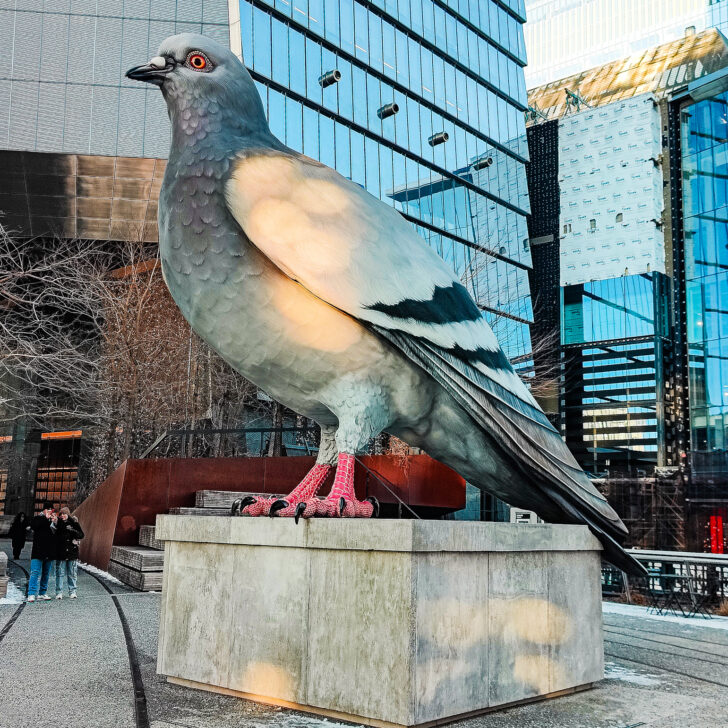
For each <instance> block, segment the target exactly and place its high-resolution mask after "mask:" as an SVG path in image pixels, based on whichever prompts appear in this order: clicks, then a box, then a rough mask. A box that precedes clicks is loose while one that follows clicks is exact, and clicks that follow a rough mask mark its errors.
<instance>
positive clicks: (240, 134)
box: [167, 92, 271, 149]
mask: <svg viewBox="0 0 728 728" xmlns="http://www.w3.org/2000/svg"><path fill="white" fill-rule="evenodd" d="M175 96H177V95H176V94H174V92H172V93H170V94H169V97H168V99H167V102H168V108H169V118H170V121H171V122H172V143H173V145H174V146H176V147H177V148H185V147H198V146H200V145H208V144H212V145H213V146H215V147H216V148H218V149H220V148H224V147H227V146H230V145H231V144H234V142H235V140H241V139H248V138H250V139H256V140H258V139H261V138H263V137H265V138H267V137H268V136H271V134H270V131H269V129H268V123H267V121H266V118H265V113H264V111H263V107H262V104H260V101H259V100H258V103H257V104H255V103H251V104H249V105H247V104H246V105H242V104H240V103H239V102H238V103H236V104H231V105H228V104H226V103H222V102H221V101H218V100H217V99H215V98H209V97H205V96H191V95H189V94H185V95H179V96H177V97H176V98H175ZM256 100H257V99H256ZM241 106H245V107H246V108H241Z"/></svg>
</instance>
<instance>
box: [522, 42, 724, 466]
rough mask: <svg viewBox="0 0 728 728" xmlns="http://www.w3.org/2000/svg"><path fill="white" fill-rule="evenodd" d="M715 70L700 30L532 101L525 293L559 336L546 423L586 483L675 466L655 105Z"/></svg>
mask: <svg viewBox="0 0 728 728" xmlns="http://www.w3.org/2000/svg"><path fill="white" fill-rule="evenodd" d="M726 64H728V49H727V48H726V44H725V40H724V38H723V36H722V35H721V34H720V33H718V32H717V31H715V30H710V31H706V32H704V33H701V34H696V35H695V36H691V37H689V38H684V39H681V40H679V41H674V42H672V43H669V44H666V45H663V46H659V47H658V48H654V49H651V50H649V51H646V52H645V53H644V54H643V55H642V56H640V57H630V58H628V59H624V60H621V61H616V62H613V63H610V64H607V65H606V66H602V67H599V68H594V69H589V70H587V71H584V72H582V73H579V74H576V75H574V76H570V77H568V78H566V79H562V80H560V81H557V82H552V83H550V84H546V85H545V86H542V87H539V88H536V89H533V90H532V91H531V92H530V93H529V105H530V111H529V119H530V121H529V129H528V134H529V148H530V152H531V165H530V169H529V182H530V184H531V197H532V201H533V205H534V213H535V214H534V216H533V217H532V219H531V221H530V235H531V247H532V249H533V250H534V253H535V254H538V255H539V256H540V257H541V258H543V260H539V265H538V266H536V267H535V268H534V269H533V273H532V276H533V278H534V281H533V286H532V288H533V291H534V295H535V296H536V297H537V300H556V299H557V297H558V300H559V301H560V304H559V305H558V306H557V310H558V311H560V319H559V321H558V322H557V321H556V318H555V316H554V312H553V310H552V309H546V308H543V309H542V308H539V314H538V317H537V318H538V323H537V330H539V332H540V331H541V329H544V328H546V329H547V328H551V329H555V328H556V327H557V326H558V331H559V334H558V336H559V338H560V340H561V362H560V365H561V383H560V389H561V394H560V401H559V406H558V408H554V409H557V410H558V413H559V419H560V423H561V430H562V435H563V436H564V438H565V439H566V442H567V444H568V445H569V447H570V448H571V450H572V451H573V452H574V454H575V455H576V457H577V460H578V461H579V463H580V464H581V466H582V467H583V468H584V469H585V470H586V471H587V472H589V473H592V474H593V475H594V476H603V475H605V474H608V473H609V474H614V473H628V474H633V475H636V474H638V473H649V472H652V471H653V470H654V468H655V467H656V466H677V465H679V464H680V455H679V453H680V451H681V448H680V446H679V443H678V440H680V438H681V435H680V433H679V432H678V424H677V419H676V417H675V416H674V412H673V410H674V408H675V406H676V403H675V399H676V394H675V390H674V389H673V388H672V382H671V378H670V376H669V372H670V371H671V370H670V367H671V362H672V353H671V352H672V348H671V346H670V345H669V342H670V330H671V329H670V320H671V319H670V314H669V308H670V307H669V301H670V287H669V277H670V276H671V272H672V248H671V244H672V242H671V241H672V233H671V226H670V205H669V200H667V201H666V199H665V197H666V195H665V187H664V183H665V181H666V180H667V181H668V182H669V178H670V176H669V163H668V162H669V160H667V159H666V158H667V157H668V154H667V149H666V144H667V135H666V134H665V133H664V126H665V121H664V115H665V113H666V112H665V108H666V107H665V103H666V102H665V99H666V97H667V95H668V94H669V93H670V92H671V91H672V90H674V89H675V88H678V87H680V86H684V85H685V84H686V82H688V81H690V80H692V79H694V78H696V77H702V76H705V75H708V74H710V73H711V72H713V71H715V70H717V69H720V68H722V67H724V66H725V65H726ZM665 210H667V212H665ZM537 215H538V216H537ZM666 250H667V253H666ZM536 251H538V252H537V253H536ZM557 271H558V277H557ZM537 305H538V304H537ZM537 359H538V357H537ZM536 364H537V368H538V366H539V362H538V361H537V362H536ZM551 366H552V367H553V364H551Z"/></svg>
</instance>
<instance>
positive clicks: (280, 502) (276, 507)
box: [268, 498, 289, 518]
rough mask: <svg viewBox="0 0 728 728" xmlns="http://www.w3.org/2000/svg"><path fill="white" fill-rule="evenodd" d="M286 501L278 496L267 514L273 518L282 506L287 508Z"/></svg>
mask: <svg viewBox="0 0 728 728" xmlns="http://www.w3.org/2000/svg"><path fill="white" fill-rule="evenodd" d="M288 505H289V504H288V501H287V500H284V499H283V498H279V499H278V500H277V501H276V502H275V503H273V504H272V505H271V507H270V511H269V512H268V515H269V516H270V517H271V518H273V516H275V514H276V513H278V511H282V510H283V509H284V508H288Z"/></svg>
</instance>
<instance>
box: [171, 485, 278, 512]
mask: <svg viewBox="0 0 728 728" xmlns="http://www.w3.org/2000/svg"><path fill="white" fill-rule="evenodd" d="M248 495H253V496H258V497H262V498H270V497H271V495H272V494H271V493H254V492H253V491H242V490H198V491H197V493H196V494H195V506H197V508H227V509H228V510H229V509H230V507H231V506H232V504H233V501H234V500H236V499H238V498H245V497H246V496H248ZM276 497H280V498H282V497H283V496H282V495H281V496H276ZM170 513H171V511H170Z"/></svg>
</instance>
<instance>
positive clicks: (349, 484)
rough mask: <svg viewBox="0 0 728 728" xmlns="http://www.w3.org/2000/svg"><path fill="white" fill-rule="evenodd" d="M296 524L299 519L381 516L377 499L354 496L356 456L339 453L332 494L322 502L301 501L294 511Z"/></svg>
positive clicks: (317, 499)
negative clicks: (358, 498)
mask: <svg viewBox="0 0 728 728" xmlns="http://www.w3.org/2000/svg"><path fill="white" fill-rule="evenodd" d="M293 515H294V518H295V519H296V523H298V519H299V518H301V517H303V518H312V517H313V516H324V517H329V518H372V517H376V516H378V515H379V503H378V502H377V499H376V498H373V497H372V498H367V499H366V500H363V501H359V500H357V499H356V496H355V495H354V456H353V455H349V454H347V453H339V460H338V463H337V465H336V477H335V478H334V484H333V486H331V492H330V493H329V494H328V495H327V496H326V498H324V499H323V500H321V499H320V498H309V499H308V500H301V501H300V502H299V503H298V505H297V506H296V507H295V509H294V513H293Z"/></svg>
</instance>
